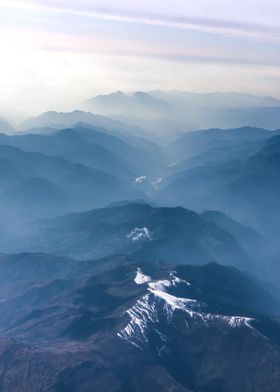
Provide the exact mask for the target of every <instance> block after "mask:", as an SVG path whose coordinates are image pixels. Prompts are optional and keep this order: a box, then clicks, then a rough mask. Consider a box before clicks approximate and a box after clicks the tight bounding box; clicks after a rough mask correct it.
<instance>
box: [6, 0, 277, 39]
mask: <svg viewBox="0 0 280 392" xmlns="http://www.w3.org/2000/svg"><path fill="white" fill-rule="evenodd" d="M0 6H4V7H9V8H11V7H13V8H17V9H18V8H24V9H31V10H38V11H45V12H52V13H60V14H64V15H76V16H85V17H92V18H96V19H102V20H108V21H114V22H121V23H131V24H143V25H151V26H159V27H166V28H174V29H181V30H192V31H199V32H205V33H212V34H219V35H223V36H228V37H235V38H245V39H251V40H260V41H269V42H272V43H273V42H274V43H280V29H279V28H277V27H273V26H267V25H262V24H253V23H244V22H237V21H231V20H219V19H206V18H198V17H196V18H195V17H187V16H182V17H176V16H166V15H160V14H159V15H156V14H148V13H140V12H137V13H131V12H128V11H119V10H114V9H105V8H103V9H101V8H96V9H94V8H90V9H88V8H86V9H77V8H69V7H62V6H54V5H47V4H42V3H41V4H39V3H33V2H18V1H15V2H11V3H8V4H7V2H3V1H0Z"/></svg>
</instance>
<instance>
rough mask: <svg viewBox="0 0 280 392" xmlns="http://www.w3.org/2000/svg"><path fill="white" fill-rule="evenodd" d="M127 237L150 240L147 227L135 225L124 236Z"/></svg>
mask: <svg viewBox="0 0 280 392" xmlns="http://www.w3.org/2000/svg"><path fill="white" fill-rule="evenodd" d="M126 237H127V238H129V239H131V240H132V241H139V240H150V241H152V237H151V234H150V232H149V229H148V228H147V227H142V228H139V227H135V228H134V229H133V230H132V231H131V232H130V233H129V234H127V236H126Z"/></svg>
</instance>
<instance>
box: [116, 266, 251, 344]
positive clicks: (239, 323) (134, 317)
mask: <svg viewBox="0 0 280 392" xmlns="http://www.w3.org/2000/svg"><path fill="white" fill-rule="evenodd" d="M134 281H135V283H136V284H147V292H146V293H145V294H144V295H143V296H142V297H141V298H140V299H138V301H137V302H136V303H135V305H134V306H132V307H131V308H130V309H128V310H127V311H126V314H127V315H128V316H129V319H130V320H129V322H128V324H127V325H126V326H125V327H124V328H123V329H122V330H121V331H120V332H119V333H118V334H117V335H118V337H119V338H121V339H122V340H125V341H127V342H129V343H130V344H132V345H134V346H136V347H138V348H140V347H141V346H142V345H143V344H146V343H148V342H149V333H150V332H151V331H153V332H154V333H156V334H158V336H159V337H160V339H161V340H162V341H164V340H165V337H164V334H163V333H162V332H161V331H160V328H161V326H164V325H165V324H166V323H167V324H172V323H173V322H174V320H175V319H174V318H173V316H174V314H175V312H177V311H181V312H183V315H184V317H185V325H186V328H190V326H191V325H192V324H193V325H194V326H195V325H198V323H199V324H202V325H203V327H204V328H207V327H210V326H211V325H226V326H228V327H230V328H237V327H239V328H240V327H246V328H253V327H252V326H251V325H250V321H252V319H250V318H248V317H241V316H226V315H219V314H211V313H205V312H204V311H203V310H202V305H201V304H200V302H199V301H197V300H195V299H190V298H180V297H177V296H175V295H172V294H170V293H169V292H167V291H168V288H171V287H172V286H177V285H179V284H185V285H188V286H189V285H190V283H189V282H187V281H185V280H183V279H180V278H179V277H177V276H176V275H175V272H171V273H170V278H169V279H163V280H153V279H152V278H151V277H150V276H149V275H145V274H144V273H143V272H142V271H141V269H140V268H138V269H137V271H136V276H135V279H134Z"/></svg>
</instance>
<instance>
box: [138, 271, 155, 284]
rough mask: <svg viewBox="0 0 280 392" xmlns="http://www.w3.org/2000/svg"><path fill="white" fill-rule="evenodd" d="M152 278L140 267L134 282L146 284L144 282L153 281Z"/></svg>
mask: <svg viewBox="0 0 280 392" xmlns="http://www.w3.org/2000/svg"><path fill="white" fill-rule="evenodd" d="M151 280H152V278H151V277H150V276H148V275H144V274H143V273H142V271H141V269H140V268H138V269H137V273H136V276H135V279H134V282H135V283H136V284H144V283H148V282H151Z"/></svg>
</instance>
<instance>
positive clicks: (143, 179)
mask: <svg viewBox="0 0 280 392" xmlns="http://www.w3.org/2000/svg"><path fill="white" fill-rule="evenodd" d="M146 179H147V176H140V177H136V178H135V180H134V183H135V184H142V182H144V181H146Z"/></svg>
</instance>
